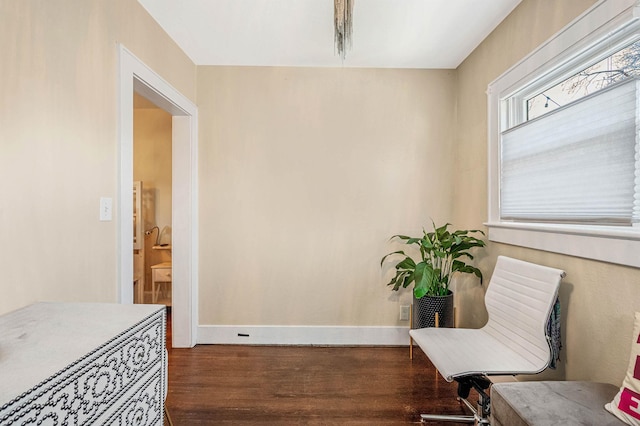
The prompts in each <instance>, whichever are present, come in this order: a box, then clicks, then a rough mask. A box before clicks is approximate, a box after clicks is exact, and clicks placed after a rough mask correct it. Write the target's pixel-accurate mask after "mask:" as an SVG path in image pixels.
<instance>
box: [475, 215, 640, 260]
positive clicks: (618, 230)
mask: <svg viewBox="0 0 640 426" xmlns="http://www.w3.org/2000/svg"><path fill="white" fill-rule="evenodd" d="M485 225H486V226H487V227H488V228H489V234H488V238H489V241H494V242H498V243H504V244H512V245H517V246H521V247H528V248H533V249H537V250H544V251H549V252H553V253H562V254H568V255H571V256H577V257H583V258H586V259H593V260H599V261H604V262H611V263H617V264H620V265H626V266H633V267H636V268H640V228H638V227H632V228H622V227H608V226H593V227H592V226H581V225H552V224H537V223H507V222H489V223H485Z"/></svg>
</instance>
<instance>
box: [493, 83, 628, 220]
mask: <svg viewBox="0 0 640 426" xmlns="http://www.w3.org/2000/svg"><path fill="white" fill-rule="evenodd" d="M639 88H640V85H639V84H638V80H635V79H630V80H628V81H625V82H623V83H620V84H617V85H614V86H610V87H609V88H606V89H604V90H602V91H600V92H596V93H594V94H593V95H590V96H587V97H585V98H582V99H580V100H578V101H575V102H573V103H571V104H568V105H566V106H563V107H562V108H559V109H557V110H555V111H553V112H551V113H548V114H546V115H544V116H542V117H540V118H538V119H535V120H532V121H529V122H526V123H523V124H521V125H519V126H516V127H514V128H512V129H509V130H507V131H504V132H502V134H501V144H500V147H501V153H500V154H501V177H500V215H501V219H502V220H507V221H509V220H511V221H534V222H535V221H539V222H564V223H596V224H605V225H613V224H616V225H631V224H633V223H638V222H640V150H639V143H638V134H639V127H638V126H639V121H640V120H639V117H638V113H639V111H638V102H639V101H640V99H639V97H638V90H639Z"/></svg>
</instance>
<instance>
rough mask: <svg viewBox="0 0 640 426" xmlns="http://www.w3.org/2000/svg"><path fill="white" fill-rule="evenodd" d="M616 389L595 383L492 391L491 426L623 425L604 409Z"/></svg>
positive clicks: (500, 386) (513, 385) (516, 385)
mask: <svg viewBox="0 0 640 426" xmlns="http://www.w3.org/2000/svg"><path fill="white" fill-rule="evenodd" d="M617 391H618V388H617V387H615V386H613V385H611V384H608V383H594V382H565V381H558V382H552V381H543V382H510V383H496V384H494V385H493V386H492V387H491V424H492V425H494V426H501V425H504V426H524V425H528V426H557V425H563V426H567V425H598V426H609V425H622V424H623V423H622V422H621V421H620V420H618V419H617V418H616V417H615V416H614V415H612V414H611V413H609V412H607V411H606V410H605V409H604V404H605V403H606V402H608V401H610V400H611V398H613V396H614V395H615V393H616V392H617Z"/></svg>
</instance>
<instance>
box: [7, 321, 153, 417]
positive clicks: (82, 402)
mask: <svg viewBox="0 0 640 426" xmlns="http://www.w3.org/2000/svg"><path fill="white" fill-rule="evenodd" d="M105 320H108V319H105ZM164 342H165V314H164V311H163V310H161V311H158V312H156V313H155V314H153V315H152V316H151V317H149V318H147V319H146V320H144V321H142V322H140V323H138V324H136V325H135V326H132V327H131V328H130V329H128V330H126V331H123V332H122V333H121V334H120V335H118V336H117V337H115V338H114V339H112V340H111V341H109V342H107V343H105V344H104V345H102V346H100V347H99V348H98V349H96V350H95V351H93V352H91V353H88V354H87V355H86V356H84V357H82V358H81V359H78V360H77V361H75V362H74V363H72V364H70V365H69V366H68V367H67V368H65V369H63V370H62V371H60V372H58V373H57V374H55V375H53V376H52V377H50V378H48V379H46V380H44V381H43V382H41V383H40V384H39V385H37V386H35V387H34V388H32V389H30V390H28V391H26V392H24V393H22V394H21V395H19V396H18V397H16V398H15V399H13V400H12V401H9V402H8V403H6V404H5V405H3V406H2V407H0V424H1V425H32V424H33V425H36V424H46V425H89V424H97V425H102V424H107V425H112V424H121V425H161V424H162V421H163V417H162V416H163V407H164V395H165V383H166V380H165V379H166V377H165V375H166V371H165V368H164V366H165V362H166V352H165V345H164Z"/></svg>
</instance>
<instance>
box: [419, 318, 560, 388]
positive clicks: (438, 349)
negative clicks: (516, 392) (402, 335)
mask: <svg viewBox="0 0 640 426" xmlns="http://www.w3.org/2000/svg"><path fill="white" fill-rule="evenodd" d="M409 333H410V335H411V337H412V338H413V339H414V340H415V342H416V343H417V345H418V346H420V349H422V351H423V352H424V353H425V355H426V356H427V357H428V358H429V359H430V360H431V362H432V363H433V365H434V366H435V367H436V369H437V370H438V371H439V372H440V374H441V375H442V376H443V377H444V378H445V379H446V380H447V381H449V382H451V381H453V379H455V378H456V377H463V376H468V375H478V374H483V375H509V374H536V373H539V372H540V371H542V370H544V369H545V368H546V367H547V365H548V362H549V360H548V359H546V360H541V359H537V358H535V357H531V356H529V357H525V356H523V355H521V353H519V352H517V351H516V350H514V349H513V348H511V347H508V346H507V345H505V344H504V343H502V342H501V341H499V340H498V339H496V338H495V337H493V336H492V335H490V334H489V333H487V332H485V331H484V329H467V328H420V329H413V330H411V331H410V332H409Z"/></svg>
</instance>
